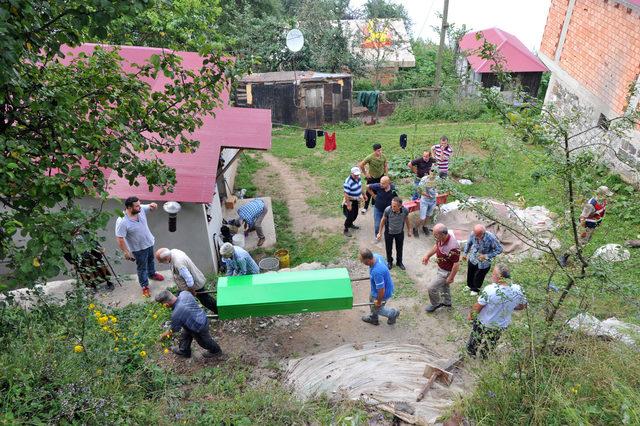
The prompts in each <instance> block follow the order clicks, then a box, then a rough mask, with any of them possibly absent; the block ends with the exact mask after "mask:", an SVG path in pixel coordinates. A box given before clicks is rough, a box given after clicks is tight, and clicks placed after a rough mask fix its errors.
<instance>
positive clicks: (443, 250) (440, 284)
mask: <svg viewBox="0 0 640 426" xmlns="http://www.w3.org/2000/svg"><path fill="white" fill-rule="evenodd" d="M433 238H435V240H436V243H435V244H434V245H433V247H432V248H431V249H430V250H429V251H428V252H427V254H425V255H424V257H423V258H422V263H423V264H424V265H426V264H427V263H429V259H431V257H432V256H433V255H434V254H435V256H436V262H437V264H438V270H437V272H436V276H435V278H434V279H433V280H432V281H431V282H430V283H429V284H428V285H427V290H428V291H429V302H430V303H429V305H427V307H426V308H425V311H426V312H427V313H429V314H431V313H433V312H435V311H436V310H437V309H439V308H442V307H445V308H450V307H451V289H450V286H451V284H453V280H454V279H455V277H456V274H457V273H458V269H459V268H460V243H458V240H456V236H455V235H454V234H453V231H449V230H448V229H447V227H446V226H445V225H444V224H442V223H436V224H435V226H434V227H433Z"/></svg>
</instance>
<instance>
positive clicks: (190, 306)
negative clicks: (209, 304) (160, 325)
mask: <svg viewBox="0 0 640 426" xmlns="http://www.w3.org/2000/svg"><path fill="white" fill-rule="evenodd" d="M156 302H158V303H162V304H163V305H165V306H167V307H169V308H171V309H172V310H173V312H171V329H169V330H167V331H165V332H164V333H162V335H160V340H162V339H165V338H168V337H169V336H171V334H172V332H174V333H175V332H178V331H180V329H182V335H181V336H180V343H179V346H178V347H177V348H171V350H172V351H173V353H174V354H176V355H178V356H181V357H184V358H190V357H191V342H192V341H193V339H196V342H198V345H200V346H201V347H202V348H204V349H206V350H207V352H205V353H204V354H203V355H202V356H203V357H205V358H213V357H216V356H220V355H222V349H220V346H218V344H217V343H216V341H215V340H213V338H212V337H211V334H210V333H209V319H208V318H207V315H206V314H205V313H204V311H203V310H202V308H201V307H200V305H198V302H196V299H195V297H193V295H192V294H191V293H190V292H188V291H181V292H180V294H179V295H178V297H176V296H174V295H173V294H172V293H171V292H169V291H168V290H163V291H161V292H160V293H159V294H158V295H157V296H156Z"/></svg>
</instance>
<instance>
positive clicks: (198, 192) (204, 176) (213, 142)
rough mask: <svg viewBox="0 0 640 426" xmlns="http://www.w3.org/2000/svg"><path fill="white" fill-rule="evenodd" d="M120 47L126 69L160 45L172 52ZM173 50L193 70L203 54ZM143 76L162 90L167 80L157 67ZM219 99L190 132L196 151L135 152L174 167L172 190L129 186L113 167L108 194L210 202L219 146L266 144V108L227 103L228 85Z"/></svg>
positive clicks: (268, 112)
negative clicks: (149, 75)
mask: <svg viewBox="0 0 640 426" xmlns="http://www.w3.org/2000/svg"><path fill="white" fill-rule="evenodd" d="M106 47H107V48H110V47H111V46H106ZM94 48H95V45H92V44H83V45H82V46H80V47H78V48H74V49H69V48H66V49H64V50H63V52H64V53H65V54H69V53H73V54H77V53H79V52H84V53H87V54H89V55H90V54H91V52H93V50H94ZM120 49H121V50H120V56H122V58H123V59H124V62H123V65H122V68H123V70H125V71H133V70H134V68H133V67H132V65H131V64H133V63H138V64H141V63H143V62H145V61H146V60H147V59H148V58H149V57H150V56H151V55H153V54H162V52H163V51H164V52H171V51H169V50H165V49H158V48H151V47H138V46H121V47H120ZM173 53H175V54H177V55H179V56H180V57H182V59H183V62H182V66H183V67H184V68H187V69H191V70H194V71H197V70H199V69H200V67H201V66H202V61H203V58H202V57H201V56H200V55H198V54H197V53H193V52H173ZM68 61H70V57H69V56H67V58H66V59H65V62H68ZM146 80H149V81H147V82H148V83H149V84H150V85H151V88H152V90H154V91H162V90H164V85H165V84H171V79H170V78H167V77H165V76H164V75H163V74H162V73H159V74H158V77H157V78H156V79H155V80H151V79H146ZM221 99H222V104H223V105H224V106H223V107H221V108H218V109H216V110H215V111H214V115H207V116H205V117H204V118H203V122H204V123H203V125H202V127H201V128H200V129H197V130H196V131H195V132H193V133H192V134H190V135H189V137H192V138H194V139H196V140H198V141H199V142H200V147H199V148H198V149H197V150H196V152H194V153H190V154H188V153H180V152H174V153H172V154H169V153H162V154H156V153H155V152H154V153H141V154H139V157H140V158H153V157H155V156H157V158H160V159H162V160H163V161H164V163H165V164H166V165H167V166H169V167H171V168H173V169H175V171H176V180H177V183H176V185H175V187H174V191H173V192H172V193H166V194H164V195H161V194H160V192H161V191H160V190H159V189H156V190H154V191H151V192H150V191H149V189H148V187H147V184H146V181H145V180H144V179H138V183H139V186H131V185H129V182H127V181H126V180H125V179H123V178H120V177H118V176H117V174H116V173H115V172H113V171H112V172H111V176H110V177H109V178H110V179H111V180H113V181H114V183H113V184H112V185H110V187H109V195H110V196H111V197H114V198H116V197H117V198H126V197H129V196H132V195H135V196H137V197H138V198H140V199H142V200H156V201H169V200H172V201H179V202H192V203H210V202H211V201H212V199H213V195H214V194H215V191H216V172H217V168H218V160H219V158H220V150H221V149H222V148H225V147H226V148H249V149H261V150H266V149H270V148H271V110H265V109H253V108H252V109H249V108H234V107H230V106H228V101H229V93H228V91H224V93H222V94H221Z"/></svg>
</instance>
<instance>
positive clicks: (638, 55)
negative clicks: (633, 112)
mask: <svg viewBox="0 0 640 426" xmlns="http://www.w3.org/2000/svg"><path fill="white" fill-rule="evenodd" d="M568 3H569V0H552V3H551V7H550V10H549V15H548V18H547V24H546V26H545V32H544V36H543V40H542V43H541V45H540V50H541V52H542V53H544V54H545V55H547V56H548V57H549V58H551V59H554V57H555V53H556V49H557V47H558V41H559V37H560V32H561V31H562V23H563V20H564V15H565V13H566V10H567V6H568ZM560 66H561V67H562V69H564V70H565V71H566V72H568V73H569V74H570V75H571V76H572V77H573V78H574V79H575V80H577V81H578V82H579V83H580V84H581V85H582V86H583V87H584V88H586V89H587V90H589V91H590V92H591V93H593V94H594V95H596V96H597V97H598V98H600V99H601V100H602V101H603V102H605V103H606V104H607V105H608V106H609V108H610V109H611V110H613V111H614V112H615V113H617V114H622V113H623V112H624V110H625V109H626V107H627V104H628V99H629V87H630V85H631V84H633V83H635V81H636V79H637V78H638V75H639V74H640V12H637V11H634V10H632V9H629V8H627V7H625V6H623V5H621V4H619V3H618V2H616V1H615V0H576V3H575V6H574V8H573V13H572V16H571V21H570V24H569V28H568V32H567V34H566V38H565V41H564V45H563V47H562V54H561V56H560Z"/></svg>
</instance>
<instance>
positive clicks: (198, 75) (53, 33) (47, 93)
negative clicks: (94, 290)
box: [0, 0, 228, 285]
mask: <svg viewBox="0 0 640 426" xmlns="http://www.w3.org/2000/svg"><path fill="white" fill-rule="evenodd" d="M148 4H149V3H147V2H146V1H144V0H140V1H134V2H113V3H111V2H104V1H101V0H82V1H80V0H58V1H54V0H52V1H49V2H39V1H34V0H15V1H12V2H11V3H7V2H4V3H2V4H1V5H0V18H1V19H2V22H1V25H0V27H2V28H5V29H6V30H5V31H0V43H1V44H2V46H3V50H2V52H1V53H0V116H1V119H0V149H1V150H2V153H3V155H2V158H0V169H2V170H3V179H2V180H0V202H1V203H2V209H1V210H0V228H1V231H2V232H1V233H0V247H1V248H2V255H3V258H4V259H6V260H7V261H8V264H9V267H10V268H11V269H12V270H13V273H12V274H11V276H10V277H9V278H10V280H12V282H13V283H17V284H22V285H25V284H33V283H35V281H36V280H38V279H41V278H47V277H52V276H55V275H57V274H58V273H59V272H60V271H61V270H62V269H63V268H64V263H63V261H62V253H63V251H64V250H65V249H68V250H70V251H72V252H82V251H84V250H85V249H86V247H72V246H71V245H70V240H71V238H72V236H73V234H74V233H75V232H79V231H81V232H84V231H87V232H89V234H90V235H92V236H93V237H94V238H95V235H96V230H97V229H99V228H101V227H103V226H104V225H105V223H106V221H107V220H108V217H109V215H110V214H112V213H110V212H104V211H102V209H97V210H93V211H87V210H83V209H82V208H80V207H79V206H78V204H77V202H76V201H77V200H78V199H80V198H83V197H95V198H98V199H102V200H104V199H106V197H107V196H108V192H107V187H108V184H109V182H108V180H107V177H108V175H107V173H109V172H108V171H109V170H113V172H114V173H117V174H118V175H119V176H121V177H124V178H126V179H127V180H128V181H129V183H130V184H133V185H139V184H140V178H144V179H145V180H146V183H147V185H148V186H149V188H150V189H151V188H152V187H161V188H163V189H164V190H169V191H170V190H171V188H172V185H173V184H174V183H175V171H173V170H172V169H169V168H168V167H166V166H165V165H164V164H163V163H162V161H160V160H158V159H154V158H153V157H150V156H148V157H147V159H141V158H139V157H138V153H140V152H147V153H153V152H173V151H175V150H180V151H192V150H195V149H197V145H198V143H197V141H195V140H193V139H191V138H190V137H189V136H188V135H189V132H193V131H194V130H195V129H196V128H198V127H199V126H200V125H201V124H202V119H201V117H202V116H203V115H204V114H208V113H210V112H211V111H212V110H213V109H214V108H215V107H216V106H217V105H218V100H219V94H220V92H221V90H222V89H223V85H224V84H225V80H224V70H225V67H226V66H227V65H228V64H227V63H226V62H224V61H223V60H221V59H220V57H218V56H213V55H211V56H209V57H208V58H207V59H206V60H205V61H204V65H203V67H202V68H201V69H200V70H199V71H198V72H193V71H189V70H185V69H183V68H182V67H181V65H180V58H178V57H176V56H174V55H171V54H163V55H154V56H152V57H151V59H150V62H149V63H145V64H140V65H139V66H138V68H137V69H136V70H135V71H134V72H133V73H125V72H123V71H122V70H121V68H120V61H121V58H120V57H119V55H118V51H117V50H113V49H105V48H100V47H98V48H96V49H95V51H94V52H93V55H79V56H77V57H73V58H71V57H67V58H65V57H64V55H63V54H62V52H61V47H62V46H63V45H65V44H66V45H71V46H74V45H78V44H79V43H80V42H81V41H82V39H83V37H92V38H102V37H106V36H107V31H108V27H109V25H110V24H111V23H113V22H114V21H115V20H118V19H124V18H125V17H127V16H129V17H131V16H135V15H137V14H138V13H140V12H141V11H142V10H144V7H145V6H146V5H148ZM159 73H162V74H164V75H165V76H167V77H169V78H170V79H171V83H170V84H168V85H167V86H166V87H165V91H164V92H154V93H152V92H151V90H150V86H149V84H147V83H145V82H144V81H143V80H144V79H146V80H147V81H148V80H149V79H154V78H155V77H156V76H157V75H158V74H159Z"/></svg>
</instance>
